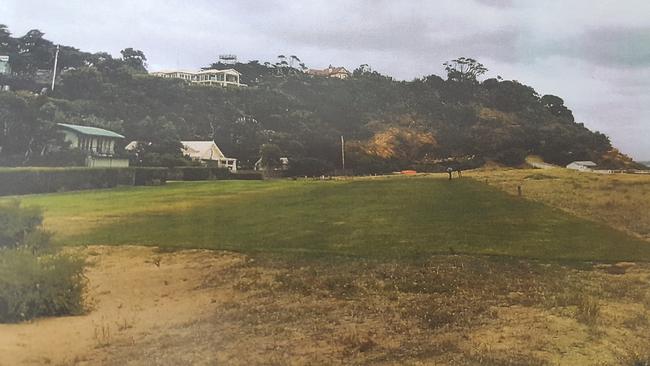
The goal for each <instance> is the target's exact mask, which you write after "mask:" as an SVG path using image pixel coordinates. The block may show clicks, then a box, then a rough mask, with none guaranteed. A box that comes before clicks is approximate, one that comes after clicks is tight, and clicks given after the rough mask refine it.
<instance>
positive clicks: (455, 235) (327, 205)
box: [23, 177, 650, 261]
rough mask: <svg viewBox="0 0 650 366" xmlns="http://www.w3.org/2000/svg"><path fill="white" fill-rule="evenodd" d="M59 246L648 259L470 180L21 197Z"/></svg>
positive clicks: (624, 243)
mask: <svg viewBox="0 0 650 366" xmlns="http://www.w3.org/2000/svg"><path fill="white" fill-rule="evenodd" d="M23 202H24V203H25V204H26V205H38V206H42V207H44V208H45V209H46V221H45V222H46V227H47V228H48V229H50V230H52V231H54V232H55V233H56V238H57V240H59V241H60V242H61V243H64V244H73V245H79V244H84V245H85V244H140V245H156V246H165V247H182V248H210V249H228V250H235V251H242V252H275V253H283V254H297V255H308V256H318V255H326V254H339V255H351V256H362V257H374V258H405V259H406V258H421V257H422V256H423V255H427V254H450V253H451V254H453V253H464V254H488V255H504V256H518V257H528V258H538V259H547V260H557V259H569V260H601V261H619V260H634V261H647V260H650V246H648V244H647V243H646V242H644V241H642V240H639V239H636V238H633V237H631V236H629V235H627V234H624V233H622V232H619V231H616V230H613V229H611V228H610V227H608V226H606V225H604V224H599V223H595V222H592V221H587V220H585V219H580V218H576V217H574V216H572V215H569V214H566V213H564V212H562V211H560V210H557V209H553V208H549V207H547V206H545V205H542V204H539V203H535V202H530V201H527V200H523V199H519V198H517V197H512V196H511V195H508V194H505V193H503V192H501V191H499V190H498V189H495V188H491V187H489V186H487V185H484V184H482V183H480V182H477V181H475V180H472V179H462V180H453V181H451V182H450V181H447V180H446V179H442V178H440V177H438V178H431V177H427V178H391V179H385V178H381V179H375V180H344V181H325V182H322V181H274V182H242V181H228V182H196V183H171V184H169V185H167V186H164V187H153V188H152V187H149V188H122V189H118V190H110V191H86V192H73V193H63V194H49V195H39V196H29V197H24V198H23Z"/></svg>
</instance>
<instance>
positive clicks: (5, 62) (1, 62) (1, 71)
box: [0, 55, 11, 75]
mask: <svg viewBox="0 0 650 366" xmlns="http://www.w3.org/2000/svg"><path fill="white" fill-rule="evenodd" d="M9 74H11V67H10V66H9V56H4V55H0V75H9Z"/></svg>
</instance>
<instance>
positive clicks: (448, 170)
mask: <svg viewBox="0 0 650 366" xmlns="http://www.w3.org/2000/svg"><path fill="white" fill-rule="evenodd" d="M453 171H454V170H453V169H452V168H451V167H448V168H447V174H449V180H451V173H452V172H453Z"/></svg>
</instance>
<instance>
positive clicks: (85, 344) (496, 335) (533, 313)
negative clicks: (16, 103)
mask: <svg viewBox="0 0 650 366" xmlns="http://www.w3.org/2000/svg"><path fill="white" fill-rule="evenodd" d="M83 253H85V254H86V255H87V256H88V258H89V262H90V263H92V266H90V267H89V269H88V278H89V288H90V293H89V296H88V299H89V303H90V304H91V305H92V306H91V309H90V310H89V312H88V314H87V315H84V316H77V317H65V318H51V319H39V320H36V321H34V322H30V323H23V324H15V325H0V365H21V364H27V365H37V364H38V365H41V364H53V365H73V364H75V365H76V364H78V365H214V364H219V365H221V364H228V365H231V364H232V365H257V364H264V365H269V364H271V365H273V364H277V365H312V364H318V365H320V364H328V365H332V364H373V365H375V364H387V365H388V364H450V365H458V364H460V365H547V364H548V365H558V364H559V365H617V364H620V365H634V362H644V361H650V358H648V357H650V356H649V355H648V354H647V353H646V354H644V352H647V351H650V321H649V317H650V267H649V266H647V265H634V264H622V265H621V266H620V268H619V269H616V270H613V268H614V266H609V265H606V266H593V267H592V266H585V268H582V269H576V268H566V267H564V266H561V265H549V264H540V263H531V262H526V261H521V260H514V259H513V260H503V259H489V258H475V257H464V256H437V257H433V258H429V259H427V260H423V261H422V262H421V263H411V264H405V263H378V262H370V261H363V260H351V259H340V260H339V259H337V260H331V261H330V260H319V261H316V260H298V259H294V260H286V259H285V260H279V259H269V258H260V257H256V258H250V257H247V256H244V255H240V254H233V253H226V252H215V251H204V250H191V251H178V252H167V253H165V252H160V251H158V250H156V249H152V248H143V247H90V248H87V249H84V250H83ZM639 364H640V365H642V364H643V363H639Z"/></svg>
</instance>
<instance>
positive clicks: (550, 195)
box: [469, 169, 650, 241]
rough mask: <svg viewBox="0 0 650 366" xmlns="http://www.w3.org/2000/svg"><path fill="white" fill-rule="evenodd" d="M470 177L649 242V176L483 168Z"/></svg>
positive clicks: (562, 170) (561, 170)
mask: <svg viewBox="0 0 650 366" xmlns="http://www.w3.org/2000/svg"><path fill="white" fill-rule="evenodd" d="M469 176H471V177H473V178H475V179H477V180H479V181H481V182H487V183H488V184H489V185H491V186H494V187H497V188H499V189H501V190H503V191H505V192H508V193H510V194H513V195H516V194H517V186H521V187H522V190H523V195H524V197H525V198H526V199H530V200H534V201H538V202H542V203H544V204H546V205H549V206H552V207H556V208H560V209H562V210H564V211H566V212H569V213H571V214H573V215H577V216H580V217H584V218H587V219H589V220H593V221H597V222H601V223H604V224H606V225H609V226H611V227H614V228H617V229H620V230H624V231H626V232H628V233H630V234H633V235H635V236H637V237H640V238H643V239H645V240H648V241H650V175H645V174H643V175H642V174H592V173H580V172H576V171H572V170H568V169H543V170H541V169H494V170H490V169H485V170H477V171H473V172H470V173H469Z"/></svg>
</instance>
